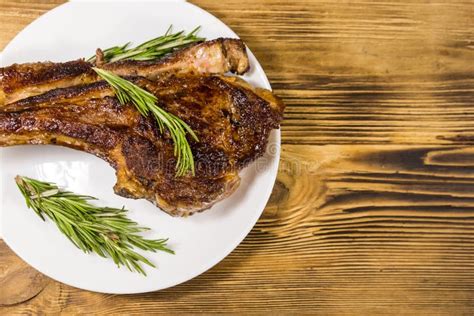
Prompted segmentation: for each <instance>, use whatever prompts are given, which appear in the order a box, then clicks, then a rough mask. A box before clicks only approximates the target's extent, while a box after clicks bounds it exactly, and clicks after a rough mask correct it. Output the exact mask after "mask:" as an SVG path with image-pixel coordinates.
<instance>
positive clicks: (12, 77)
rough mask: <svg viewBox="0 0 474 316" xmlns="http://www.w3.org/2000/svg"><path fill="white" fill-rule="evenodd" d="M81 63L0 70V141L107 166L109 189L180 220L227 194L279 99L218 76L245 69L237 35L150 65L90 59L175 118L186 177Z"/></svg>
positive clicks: (256, 152)
mask: <svg viewBox="0 0 474 316" xmlns="http://www.w3.org/2000/svg"><path fill="white" fill-rule="evenodd" d="M92 66H93V65H92V64H90V63H87V62H85V61H82V60H78V61H71V62H66V63H36V64H22V65H17V64H16V65H13V66H10V67H6V68H0V146H13V145H21V144H56V145H61V146H67V147H71V148H75V149H78V150H82V151H85V152H89V153H91V154H94V155H96V156H98V157H100V158H102V159H104V160H106V161H107V162H109V163H110V164H111V165H112V166H113V167H114V168H115V169H116V175H117V183H116V184H115V187H114V190H115V192H116V193H117V194H119V195H121V196H124V197H129V198H135V199H138V198H144V199H148V200H149V201H151V202H153V203H154V204H156V205H157V206H158V207H160V208H161V209H163V210H164V211H166V212H167V213H169V214H171V215H175V216H186V215H190V214H193V213H194V212H197V211H202V210H205V209H207V208H209V207H210V206H212V205H213V204H214V203H216V202H217V201H219V200H221V199H223V198H225V197H226V196H228V195H229V194H231V193H232V192H233V191H234V190H235V189H236V188H237V187H238V185H239V181H240V178H239V175H238V172H239V170H240V169H242V168H243V167H245V166H246V165H247V164H249V163H250V162H251V161H253V160H255V159H256V158H258V157H259V156H261V155H262V154H263V153H264V151H265V148H266V145H267V140H268V136H269V134H270V132H271V131H272V129H276V128H278V127H279V123H280V121H281V119H282V114H283V110H284V105H283V104H282V103H281V101H279V100H278V99H277V98H276V97H275V96H274V95H273V94H272V93H271V92H270V91H268V90H264V89H254V88H253V87H251V86H250V85H248V84H247V83H246V82H245V81H243V80H241V79H239V78H237V77H226V76H223V74H224V73H225V72H228V71H230V72H234V73H237V74H242V73H244V72H246V71H247V70H248V68H249V62H248V58H247V54H246V50H245V45H244V44H243V43H242V42H241V41H240V40H235V39H217V40H214V41H208V42H203V43H199V44H196V45H193V46H190V47H187V48H185V49H182V50H180V51H178V52H175V53H173V54H171V55H170V56H168V57H166V58H164V59H161V60H159V61H153V62H150V61H147V62H143V61H141V62H140V61H122V62H116V63H110V64H105V65H100V67H101V68H104V69H107V70H109V71H112V72H114V73H116V74H118V75H121V76H124V77H125V78H126V79H127V80H130V81H132V82H134V83H135V84H137V85H139V86H141V87H143V88H145V89H146V90H148V91H150V92H151V93H153V94H154V95H156V96H157V98H158V100H159V101H158V102H159V104H158V105H159V106H160V107H162V108H163V109H165V110H166V111H168V112H170V113H173V114H175V115H177V116H179V117H180V118H181V119H183V120H184V121H185V122H186V123H188V125H189V126H190V127H191V128H192V129H193V131H194V132H195V133H196V135H197V136H198V138H199V142H196V141H194V140H193V139H191V138H188V141H189V142H190V146H191V149H192V152H193V155H194V159H195V171H196V172H195V175H194V176H192V175H191V174H188V175H185V176H182V177H176V176H175V166H176V158H175V156H174V152H173V149H174V146H173V141H172V138H171V136H170V134H169V133H168V132H167V131H164V132H163V133H160V132H159V128H158V126H157V123H156V121H155V120H154V118H152V117H151V116H150V117H149V118H145V117H143V116H142V115H140V114H139V113H138V111H137V110H136V109H135V107H134V106H133V105H131V104H127V105H121V104H120V103H119V101H118V100H117V98H116V97H115V95H114V92H113V90H112V89H111V88H110V86H109V85H108V84H107V83H106V82H104V81H102V80H100V78H98V77H97V76H96V74H95V72H94V71H93V70H92V69H91V67H92Z"/></svg>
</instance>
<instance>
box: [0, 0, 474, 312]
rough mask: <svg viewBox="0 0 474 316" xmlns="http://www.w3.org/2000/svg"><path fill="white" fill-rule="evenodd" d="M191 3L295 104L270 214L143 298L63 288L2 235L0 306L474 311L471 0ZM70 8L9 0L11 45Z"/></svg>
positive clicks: (2, 9) (1, 15)
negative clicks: (207, 265) (210, 258)
mask: <svg viewBox="0 0 474 316" xmlns="http://www.w3.org/2000/svg"><path fill="white" fill-rule="evenodd" d="M192 2H194V3H196V4H198V5H199V6H201V7H203V8H204V9H206V10H208V11H209V12H211V13H213V14H215V15H216V16H217V17H219V18H220V19H222V20H223V21H224V22H225V23H226V24H228V25H229V26H230V27H232V28H233V29H234V30H235V31H236V32H237V33H238V34H239V35H240V36H241V37H242V38H243V39H244V40H245V42H246V43H247V44H248V46H249V47H250V48H251V49H252V51H253V52H254V53H255V55H256V56H257V58H258V59H259V60H260V62H261V63H262V65H263V67H264V69H265V71H266V72H267V74H268V77H269V79H270V81H271V83H272V86H273V88H274V90H275V93H276V94H278V95H279V96H281V97H282V98H283V100H284V101H285V103H286V104H287V110H286V114H285V121H284V122H283V126H282V134H283V153H282V159H281V167H280V172H279V176H278V180H277V182H276V185H275V188H274V192H273V195H272V198H271V201H270V202H269V204H268V206H267V208H266V210H265V213H264V214H263V216H262V218H261V219H260V220H259V222H258V224H257V225H256V226H255V228H254V229H253V230H252V232H251V233H250V235H249V236H248V237H247V238H246V239H245V241H244V242H243V243H242V244H241V245H240V246H239V247H238V248H237V249H236V250H235V251H234V252H233V253H232V254H231V255H230V256H229V257H227V258H226V259H225V260H223V261H222V262H221V263H219V264H218V265H217V266H216V267H214V268H213V269H212V270H210V271H208V272H207V273H205V274H203V275H201V276H199V277H197V278H196V279H194V280H191V281H189V282H187V283H185V284H182V285H179V286H176V287H174V288H170V289H167V290H164V291H160V292H156V293H148V294H143V295H127V296H119V295H104V294H96V293H91V292H86V291H81V290H77V289H75V288H72V287H69V286H66V285H63V284H60V283H58V282H55V281H53V280H50V279H48V278H47V277H44V276H42V275H40V274H39V273H37V272H36V271H34V270H33V269H32V268H29V267H28V266H27V265H26V264H24V263H23V262H22V261H21V260H20V259H18V258H17V257H16V256H15V255H14V254H13V253H12V252H11V251H10V250H9V249H8V248H7V247H6V246H5V245H4V244H3V243H1V242H0V304H1V305H2V306H3V307H0V314H5V313H6V314H9V313H14V312H23V313H30V312H38V311H42V312H44V313H57V312H64V313H68V314H69V313H81V312H83V313H86V312H87V313H117V312H123V313H143V312H145V311H147V312H165V313H171V312H175V313H179V312H188V313H190V312H220V313H222V312H257V313H262V312H269V311H273V312H283V313H284V312H292V313H294V314H298V313H300V312H306V313H315V314H338V315H339V314H356V315H357V314H359V315H365V314H378V313H381V314H396V315H399V314H417V313H421V314H423V315H431V314H436V315H438V314H443V315H462V314H465V315H468V314H471V315H472V314H473V313H474V234H473V232H474V147H473V144H474V120H473V119H474V3H473V2H472V1H464V2H458V1H445V3H443V2H436V3H435V2H433V3H425V4H416V3H414V2H409V1H406V2H405V3H399V2H397V1H386V2H376V3H368V2H366V1H351V2H350V3H342V1H324V2H323V1H304V0H293V1H289V2H288V1H281V0H268V1H255V0H232V1H225V2H224V1H212V0H196V1H192ZM59 3H61V1H46V0H41V1H40V0H38V1H34V0H27V1H21V2H18V3H17V1H5V0H1V2H0V21H1V22H0V49H1V48H2V47H4V45H6V44H7V42H8V41H9V40H10V39H11V38H12V37H13V36H15V34H16V33H17V32H18V31H20V30H21V29H22V28H23V27H24V26H25V25H27V24H28V23H30V22H31V21H32V20H33V19H34V18H36V17H37V16H39V15H40V14H42V13H43V12H45V11H47V10H49V9H51V8H53V7H55V6H56V5H57V4H59ZM85 23H86V21H85ZM18 229H21V227H19V228H18Z"/></svg>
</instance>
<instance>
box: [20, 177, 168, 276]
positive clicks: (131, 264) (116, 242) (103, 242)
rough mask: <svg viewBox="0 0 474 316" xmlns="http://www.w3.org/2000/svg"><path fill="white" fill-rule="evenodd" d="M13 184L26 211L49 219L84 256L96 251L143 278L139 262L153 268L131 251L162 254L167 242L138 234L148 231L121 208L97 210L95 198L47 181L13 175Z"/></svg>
mask: <svg viewBox="0 0 474 316" xmlns="http://www.w3.org/2000/svg"><path fill="white" fill-rule="evenodd" d="M15 181H16V184H17V185H18V188H19V189H20V191H21V193H22V194H23V196H24V197H25V201H26V205H27V206H28V208H31V209H33V210H34V211H35V212H36V214H38V216H39V217H41V219H43V220H45V216H46V217H49V218H50V219H51V220H52V221H53V222H54V223H55V224H56V226H57V227H58V228H59V230H60V231H61V232H62V233H63V234H64V235H66V237H67V238H69V240H70V241H71V242H72V243H73V244H74V245H75V246H76V247H78V248H80V249H81V250H83V251H84V252H86V253H89V252H95V253H96V254H98V255H99V256H101V257H104V258H106V257H111V258H112V259H113V260H114V262H115V264H117V266H121V265H124V266H126V267H127V268H128V269H129V270H130V271H137V272H139V273H142V274H144V275H146V273H145V271H144V270H143V268H142V267H141V266H140V263H145V264H147V265H149V266H152V267H155V266H154V264H153V263H151V262H150V261H149V260H148V259H146V258H145V257H143V256H142V255H140V254H138V253H137V252H135V251H134V250H133V247H138V248H140V249H143V250H147V251H153V252H155V251H157V250H159V251H165V252H168V253H172V254H174V252H173V251H172V250H170V249H169V248H167V246H166V242H167V240H168V239H155V240H151V239H145V238H143V237H142V236H140V235H139V233H140V232H143V231H146V230H148V228H144V227H140V226H138V224H137V223H136V222H134V221H132V220H130V219H128V218H127V217H126V215H125V214H126V212H127V210H125V209H124V208H121V209H118V208H110V207H98V206H95V205H93V204H91V203H90V202H89V201H90V200H95V198H93V197H91V196H86V195H79V194H75V193H72V192H69V191H63V190H61V189H59V187H58V186H57V185H55V184H54V183H50V182H42V181H39V180H35V179H31V178H27V177H22V176H16V178H15Z"/></svg>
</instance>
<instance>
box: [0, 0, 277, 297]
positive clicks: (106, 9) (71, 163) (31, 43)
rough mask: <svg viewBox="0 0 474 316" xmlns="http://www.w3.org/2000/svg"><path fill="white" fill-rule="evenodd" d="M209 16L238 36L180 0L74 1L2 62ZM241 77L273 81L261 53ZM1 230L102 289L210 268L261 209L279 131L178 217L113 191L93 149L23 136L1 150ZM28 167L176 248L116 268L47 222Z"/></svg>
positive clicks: (152, 32)
mask: <svg viewBox="0 0 474 316" xmlns="http://www.w3.org/2000/svg"><path fill="white" fill-rule="evenodd" d="M170 24H173V26H174V30H180V29H185V30H187V31H190V30H191V29H193V28H194V27H195V26H196V25H201V26H202V31H201V33H200V35H203V36H205V37H207V38H209V39H212V38H216V37H220V36H224V37H237V35H236V34H235V33H234V32H232V30H231V29H229V28H228V27H227V26H226V25H225V24H223V23H222V22H221V21H219V20H218V19H217V18H215V17H214V16H212V15H210V14H209V13H207V12H205V11H203V10H202V9H200V8H198V7H196V6H194V5H192V4H189V3H186V2H181V1H168V2H164V1H160V2H141V3H138V2H136V1H134V2H133V3H132V2H123V3H119V4H111V3H104V2H95V3H91V2H70V3H66V4H64V5H61V6H59V7H58V8H55V9H54V10H52V11H50V12H48V13H47V14H45V15H43V16H42V17H40V18H39V19H38V20H36V21H34V22H33V23H32V24H30V25H29V26H28V27H27V28H25V29H24V30H23V31H22V32H21V33H20V34H18V36H17V37H16V38H15V39H14V40H13V41H11V43H10V44H9V45H8V46H7V47H6V48H5V50H4V51H3V60H2V64H3V66H5V65H9V64H12V63H15V62H28V61H45V60H52V61H66V60H72V59H76V58H80V57H84V56H89V55H91V54H92V53H93V52H94V51H95V49H96V47H108V46H113V45H116V44H120V43H125V42H127V41H132V42H134V43H140V42H142V41H145V40H147V39H150V38H152V37H155V36H157V35H159V34H162V33H164V32H165V31H166V29H167V28H168V26H169V25H170ZM250 61H251V67H252V70H251V71H250V73H249V74H248V75H245V76H244V78H245V79H246V80H248V81H250V82H251V83H252V84H254V85H256V86H261V87H265V88H268V89H269V88H270V85H269V83H268V80H267V78H266V76H265V74H264V72H263V70H262V68H261V67H260V65H259V63H258V62H257V60H256V59H255V57H254V56H253V55H252V54H251V53H250ZM0 155H1V156H0V175H1V182H0V185H1V187H0V198H1V203H0V206H1V215H2V234H3V238H4V239H5V241H6V243H7V244H8V245H9V246H10V248H11V249H12V250H13V251H15V253H17V254H18V255H19V256H20V257H21V258H23V259H24V260H25V261H26V262H28V263H29V264H30V265H32V266H33V267H34V268H36V269H37V270H39V271H41V272H42V273H44V274H46V275H48V276H49V277H51V278H53V279H55V280H58V281H60V282H63V283H66V284H69V285H72V286H75V287H78V288H82V289H87V290H91V291H96V292H106V293H140V292H148V291H155V290H160V289H164V288H167V287H170V286H174V285H176V284H179V283H182V282H185V281H187V280H189V279H191V278H194V277H195V276H197V275H199V274H201V273H203V272H204V271H206V270H208V269H209V268H211V267H212V266H213V265H215V264H216V263H218V262H219V261H220V260H222V259H223V258H224V257H225V256H227V255H228V254H229V253H230V252H231V251H232V250H233V249H234V248H235V247H236V246H237V245H238V244H239V243H240V242H241V241H242V240H243V239H244V238H245V236H246V235H247V234H248V233H249V231H250V230H251V229H252V227H253V226H254V224H255V222H256V221H257V219H258V218H259V216H260V215H261V213H262V211H263V209H264V207H265V205H266V203H267V201H268V198H269V196H270V193H271V191H272V187H273V184H274V181H275V177H276V174H277V169H278V160H279V156H280V132H279V131H274V132H273V133H272V135H271V139H270V145H269V147H268V150H267V154H266V155H265V156H264V157H262V158H261V159H259V160H258V161H256V162H254V163H253V164H252V165H250V166H249V167H248V168H246V169H245V170H244V171H243V172H242V174H241V176H242V183H241V185H240V187H239V189H238V190H237V191H236V192H235V193H234V194H232V196H231V197H229V198H228V199H226V200H224V201H222V202H220V203H218V204H217V205H215V206H214V207H213V208H212V209H211V210H208V211H206V212H204V213H202V214H197V215H194V216H192V217H189V218H173V217H170V216H168V215H166V214H165V213H163V212H161V211H160V210H159V209H157V208H156V207H154V206H153V205H152V204H151V203H149V202H147V201H144V200H139V201H134V200H130V199H124V198H121V197H119V196H117V195H115V194H114V193H113V191H112V186H113V185H114V183H115V175H114V170H113V169H112V167H110V166H109V165H108V164H107V163H105V162H104V161H102V160H100V159H99V158H96V157H94V156H92V155H89V154H86V153H82V152H79V151H75V150H71V149H67V148H62V147H54V146H42V147H39V146H19V147H10V148H3V149H1V150H0ZM16 174H21V175H25V176H30V177H33V178H38V179H41V180H48V181H54V182H56V183H58V184H59V185H61V186H65V187H67V188H69V189H71V190H73V191H75V192H78V193H83V194H90V195H94V196H96V197H99V198H100V200H101V202H103V203H104V204H107V205H111V206H117V207H120V206H122V205H125V206H126V207H127V208H128V209H130V210H131V211H130V213H129V216H130V217H131V218H133V219H134V220H136V221H138V222H139V223H140V224H142V225H145V226H148V227H150V228H152V232H151V233H150V234H148V236H147V237H150V238H151V237H153V238H155V237H156V238H157V237H169V238H170V245H171V247H172V248H173V249H174V250H175V251H176V255H169V254H166V253H156V254H153V253H145V255H146V256H147V257H148V258H150V259H151V261H152V262H154V263H155V264H156V265H157V266H158V268H157V269H153V268H148V267H146V272H147V274H148V276H147V277H144V276H142V275H140V274H138V273H132V272H129V271H128V270H127V269H126V268H120V269H118V268H116V266H115V265H114V263H113V262H112V261H111V260H108V259H103V258H101V257H99V256H96V255H87V254H84V253H82V252H81V251H80V250H78V249H76V248H75V247H74V246H73V245H71V244H70V242H69V241H68V240H67V239H66V238H65V237H64V236H63V235H61V233H60V232H59V231H58V230H57V229H56V227H55V226H54V225H53V224H52V223H51V222H49V221H48V222H47V223H44V222H42V221H41V220H40V219H39V218H38V217H37V216H36V215H35V214H34V212H33V211H31V210H28V209H27V208H26V207H25V203H24V201H23V199H22V197H21V195H20V193H19V192H18V190H17V188H16V187H15V184H14V180H13V178H14V176H15V175H16Z"/></svg>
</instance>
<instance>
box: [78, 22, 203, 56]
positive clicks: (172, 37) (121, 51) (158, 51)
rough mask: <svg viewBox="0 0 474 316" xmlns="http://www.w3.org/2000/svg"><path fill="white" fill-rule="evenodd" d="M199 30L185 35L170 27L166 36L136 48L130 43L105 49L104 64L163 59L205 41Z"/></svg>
mask: <svg viewBox="0 0 474 316" xmlns="http://www.w3.org/2000/svg"><path fill="white" fill-rule="evenodd" d="M199 29H200V26H198V27H196V28H195V29H194V30H192V31H191V32H190V33H189V34H185V33H184V31H181V32H176V33H171V26H170V27H169V28H168V30H167V31H166V33H165V35H162V36H159V37H157V38H154V39H151V40H149V41H147V42H145V43H142V44H140V45H138V46H136V47H130V45H131V43H130V42H128V43H126V44H125V45H122V46H114V47H110V48H107V49H104V50H103V51H102V53H103V55H104V56H103V62H104V63H111V62H114V61H119V60H124V59H129V60H152V59H156V58H160V57H163V56H164V55H167V54H169V53H171V52H173V51H174V50H176V49H179V48H182V47H183V46H186V45H189V44H191V43H195V42H201V41H203V40H205V38H203V37H198V36H197V33H198V31H199ZM87 61H89V62H92V63H94V62H95V61H96V55H94V56H92V57H90V58H89V59H88V60H87Z"/></svg>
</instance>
